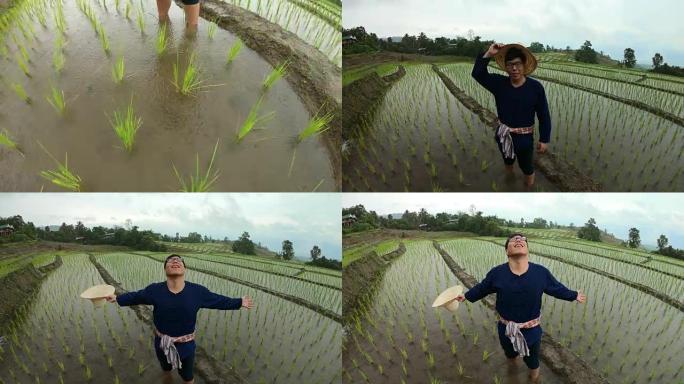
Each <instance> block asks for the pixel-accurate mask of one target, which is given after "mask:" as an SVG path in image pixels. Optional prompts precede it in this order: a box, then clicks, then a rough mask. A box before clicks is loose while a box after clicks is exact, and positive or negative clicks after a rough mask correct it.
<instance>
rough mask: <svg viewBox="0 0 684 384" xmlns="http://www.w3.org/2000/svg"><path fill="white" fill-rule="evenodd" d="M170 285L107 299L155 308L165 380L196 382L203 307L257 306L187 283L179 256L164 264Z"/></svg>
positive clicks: (157, 342)
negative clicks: (197, 335)
mask: <svg viewBox="0 0 684 384" xmlns="http://www.w3.org/2000/svg"><path fill="white" fill-rule="evenodd" d="M164 271H165V272H166V282H161V283H153V284H150V285H148V286H147V287H146V288H145V289H142V290H140V291H137V292H128V293H124V294H123V295H121V296H118V297H117V296H116V295H111V296H108V297H107V301H109V302H110V303H114V302H116V303H118V304H119V305H120V306H122V307H125V306H129V305H139V304H146V305H153V306H154V310H153V317H154V327H155V338H154V349H155V351H156V353H157V358H158V359H159V363H160V364H161V367H162V370H163V371H164V381H165V382H167V383H170V382H171V380H172V377H171V371H172V370H173V369H178V373H179V374H180V376H181V377H182V378H183V381H184V382H185V383H194V380H193V372H192V369H193V364H194V360H195V341H194V339H195V323H196V322H197V312H198V311H199V310H200V309H201V308H210V309H223V310H227V309H240V308H247V309H251V308H252V307H253V306H254V304H253V302H252V299H251V298H250V297H249V296H244V297H243V298H241V299H233V298H230V297H227V296H222V295H219V294H217V293H213V292H211V291H209V289H207V288H206V287H204V286H202V285H199V284H195V283H191V282H189V281H185V262H184V261H183V259H182V258H181V257H180V256H178V255H170V256H169V257H167V258H166V261H164Z"/></svg>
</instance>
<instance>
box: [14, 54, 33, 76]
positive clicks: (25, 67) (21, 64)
mask: <svg viewBox="0 0 684 384" xmlns="http://www.w3.org/2000/svg"><path fill="white" fill-rule="evenodd" d="M15 57H16V59H17V65H18V66H19V68H20V69H21V71H22V72H24V75H26V77H31V71H30V70H29V68H28V64H27V63H26V62H25V61H24V59H23V58H21V57H20V56H15Z"/></svg>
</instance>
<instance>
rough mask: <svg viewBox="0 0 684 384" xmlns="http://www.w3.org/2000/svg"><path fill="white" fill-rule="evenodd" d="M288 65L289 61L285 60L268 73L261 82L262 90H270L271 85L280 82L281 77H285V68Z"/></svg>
mask: <svg viewBox="0 0 684 384" xmlns="http://www.w3.org/2000/svg"><path fill="white" fill-rule="evenodd" d="M289 65H290V61H289V60H286V61H285V62H283V63H281V64H280V65H279V66H277V67H275V68H274V69H273V70H272V71H271V73H269V74H268V75H267V76H266V77H265V78H264V82H263V84H262V85H263V88H264V90H268V89H270V88H271V87H272V86H273V84H275V83H276V82H277V81H278V80H280V78H281V77H283V76H285V75H286V74H287V67H288V66H289Z"/></svg>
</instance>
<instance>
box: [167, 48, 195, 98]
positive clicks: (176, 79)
mask: <svg viewBox="0 0 684 384" xmlns="http://www.w3.org/2000/svg"><path fill="white" fill-rule="evenodd" d="M196 58H197V57H196V54H195V53H192V54H191V55H190V60H189V61H188V65H187V67H186V68H185V73H184V74H183V78H182V79H181V77H180V64H179V62H178V58H177V59H176V63H175V64H174V65H173V85H174V86H175V87H176V89H177V90H178V92H179V93H180V94H181V95H189V94H191V93H193V92H194V91H197V90H198V89H200V88H201V84H202V80H200V79H199V69H198V68H197V64H195V60H196Z"/></svg>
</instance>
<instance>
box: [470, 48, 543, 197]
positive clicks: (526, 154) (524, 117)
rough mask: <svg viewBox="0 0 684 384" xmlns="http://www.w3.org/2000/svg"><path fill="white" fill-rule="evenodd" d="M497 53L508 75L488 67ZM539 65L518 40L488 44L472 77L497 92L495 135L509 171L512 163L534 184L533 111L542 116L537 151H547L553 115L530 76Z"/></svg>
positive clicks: (527, 183)
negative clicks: (515, 163)
mask: <svg viewBox="0 0 684 384" xmlns="http://www.w3.org/2000/svg"><path fill="white" fill-rule="evenodd" d="M492 57H495V59H496V63H497V64H498V65H499V67H500V68H501V69H502V70H504V71H506V73H508V77H506V76H503V75H499V74H491V73H489V72H488V71H487V65H488V64H489V60H490V59H491V58H492ZM536 68H537V59H536V58H535V57H534V55H533V54H532V52H530V51H529V50H528V49H527V48H525V47H524V46H522V45H519V44H509V45H503V44H497V43H494V44H492V45H490V46H489V49H488V50H487V52H485V53H484V55H478V56H477V58H476V59H475V66H474V67H473V73H472V75H473V77H474V78H475V80H477V82H478V83H480V84H481V85H482V86H483V87H485V88H487V90H488V91H489V92H491V93H493V94H494V99H495V101H496V113H497V115H498V118H499V121H498V128H497V129H496V134H495V136H494V138H495V140H496V143H497V145H498V146H499V151H500V152H501V155H502V156H503V160H504V164H505V167H506V171H507V172H508V174H509V175H512V174H513V163H514V162H515V159H516V158H517V159H518V166H519V167H520V170H522V172H523V173H524V174H525V185H526V186H527V188H532V186H533V185H534V166H533V164H532V155H533V153H534V114H535V113H536V114H537V118H538V119H539V143H537V151H538V152H539V153H544V152H546V146H547V144H548V143H549V140H550V139H551V116H550V115H549V106H548V103H547V101H546V93H545V92H544V86H543V85H541V83H540V82H538V81H537V80H535V79H533V78H531V77H527V76H528V75H529V74H531V73H532V72H533V71H534V70H535V69H536Z"/></svg>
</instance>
